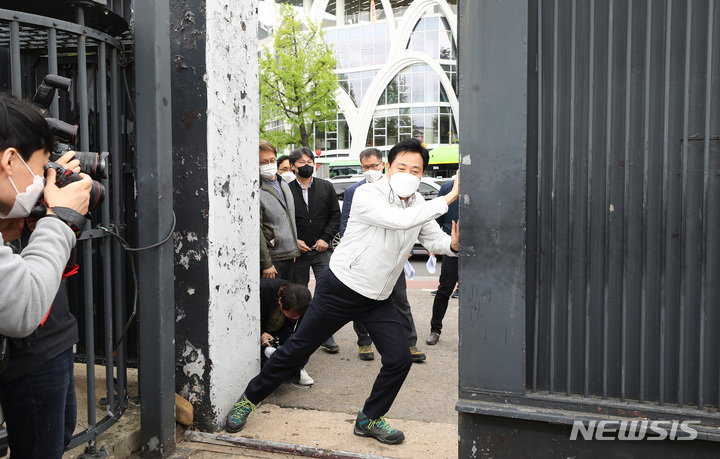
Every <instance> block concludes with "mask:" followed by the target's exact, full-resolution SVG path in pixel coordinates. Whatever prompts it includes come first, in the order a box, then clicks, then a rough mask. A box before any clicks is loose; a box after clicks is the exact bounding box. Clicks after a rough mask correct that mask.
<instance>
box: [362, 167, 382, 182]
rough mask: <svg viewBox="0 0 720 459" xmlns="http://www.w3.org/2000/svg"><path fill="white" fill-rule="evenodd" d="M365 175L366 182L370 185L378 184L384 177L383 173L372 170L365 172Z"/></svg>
mask: <svg viewBox="0 0 720 459" xmlns="http://www.w3.org/2000/svg"><path fill="white" fill-rule="evenodd" d="M363 175H364V176H365V180H367V182H368V183H373V182H377V181H378V180H380V177H382V171H376V170H375V169H370V170H367V171H365V172H363Z"/></svg>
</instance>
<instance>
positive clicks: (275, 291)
mask: <svg viewBox="0 0 720 459" xmlns="http://www.w3.org/2000/svg"><path fill="white" fill-rule="evenodd" d="M310 299H311V295H310V290H308V288H307V287H305V286H304V285H299V284H291V283H290V282H288V281H286V280H283V279H260V331H261V335H260V344H261V349H262V351H263V352H262V356H263V363H264V362H265V360H267V359H268V358H269V354H270V355H271V354H272V352H274V348H275V347H278V346H281V345H282V344H283V343H284V342H285V341H287V339H288V338H290V336H291V335H292V334H293V333H294V332H295V329H296V328H297V326H298V324H299V323H300V319H301V317H302V315H303V314H305V311H307V308H308V305H309V304H310ZM306 363H307V360H306V361H305V363H303V366H302V367H301V368H300V371H299V373H298V374H296V375H295V376H293V377H292V378H291V379H290V380H289V382H296V383H297V384H300V385H302V386H310V385H312V384H313V383H314V381H313V380H312V378H311V377H310V375H308V373H307V371H306V370H305V366H304V365H305V364H306Z"/></svg>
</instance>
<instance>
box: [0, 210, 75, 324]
mask: <svg viewBox="0 0 720 459" xmlns="http://www.w3.org/2000/svg"><path fill="white" fill-rule="evenodd" d="M74 246H75V235H74V234H73V232H72V230H71V229H70V228H69V227H68V226H67V225H66V224H65V223H63V222H62V221H60V220H58V219H56V218H43V219H41V220H40V221H39V222H38V224H37V228H36V229H35V231H34V232H33V234H32V236H31V237H30V242H29V243H28V245H27V247H25V249H24V250H23V251H22V253H21V254H20V255H15V254H13V253H12V250H11V249H10V248H9V247H4V246H3V247H0V279H2V287H3V290H4V291H3V293H2V295H0V334H4V335H7V336H11V337H15V338H22V337H25V336H27V335H29V334H30V333H32V332H33V331H34V330H35V329H36V328H37V327H38V325H40V323H41V322H42V320H43V319H44V318H45V316H46V315H47V312H48V310H49V309H50V305H51V304H52V301H53V298H55V294H56V293H57V290H58V288H59V286H60V280H61V277H62V272H63V269H64V268H65V264H66V263H67V260H68V258H69V257H70V250H71V249H72V248H73V247H74Z"/></svg>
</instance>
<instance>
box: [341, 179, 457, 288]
mask: <svg viewBox="0 0 720 459" xmlns="http://www.w3.org/2000/svg"><path fill="white" fill-rule="evenodd" d="M447 210H448V206H447V203H446V202H445V198H443V197H440V198H436V199H433V200H432V201H427V202H426V201H425V200H424V199H423V197H422V195H421V194H420V193H415V195H414V196H411V197H410V198H409V199H408V200H407V204H405V202H403V201H402V200H401V199H400V197H398V195H396V194H395V193H394V192H393V191H392V190H391V189H390V183H389V180H388V179H387V178H386V177H383V178H381V179H380V180H378V181H377V182H375V183H368V184H365V185H363V186H361V187H359V188H358V189H357V190H356V191H355V195H354V196H353V202H352V207H351V208H350V217H349V218H348V224H347V228H346V229H345V234H344V235H343V238H342V240H341V241H340V244H339V245H338V246H337V248H335V251H334V252H333V254H332V258H331V259H330V270H331V271H332V272H333V274H335V276H336V277H337V278H338V279H339V280H340V282H342V283H343V284H345V285H347V286H348V287H350V288H351V289H352V290H354V291H356V292H357V293H359V294H360V295H363V296H365V297H367V298H371V299H375V300H384V299H386V298H387V297H389V296H390V293H392V290H393V287H394V286H395V283H396V282H397V278H398V276H399V275H400V272H401V271H402V269H403V266H404V265H405V261H406V260H407V257H408V255H409V254H410V250H412V247H413V245H415V241H418V240H419V241H420V243H421V244H422V245H423V246H425V248H426V249H427V250H428V251H429V252H432V253H439V254H442V255H450V256H457V255H456V254H454V253H453V252H452V250H451V249H450V241H451V239H450V236H449V235H447V234H445V232H443V230H442V229H440V226H439V225H438V224H437V222H436V221H435V219H436V218H437V217H439V216H440V215H442V214H444V213H446V212H447Z"/></svg>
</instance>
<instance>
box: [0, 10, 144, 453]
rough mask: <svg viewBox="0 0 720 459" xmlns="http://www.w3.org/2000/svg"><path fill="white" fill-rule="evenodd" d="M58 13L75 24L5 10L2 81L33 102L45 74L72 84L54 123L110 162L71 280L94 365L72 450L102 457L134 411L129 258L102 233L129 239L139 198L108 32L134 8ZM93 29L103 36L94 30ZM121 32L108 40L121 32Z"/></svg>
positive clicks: (114, 46) (0, 16)
mask: <svg viewBox="0 0 720 459" xmlns="http://www.w3.org/2000/svg"><path fill="white" fill-rule="evenodd" d="M11 3H12V2H11ZM31 3H32V2H31ZM37 3H43V2H37ZM53 3H54V2H50V3H49V4H48V5H47V6H46V7H47V9H48V11H52V12H57V11H58V9H59V8H60V9H62V10H64V11H62V12H63V14H65V13H68V12H69V14H71V15H72V17H73V20H72V21H65V20H61V19H58V18H57V16H56V17H48V16H44V15H43V16H40V15H36V14H31V13H27V12H19V11H16V10H6V9H0V61H3V62H2V66H0V67H4V68H9V78H8V76H7V75H3V76H0V86H2V88H0V89H3V90H7V89H10V90H11V92H12V93H13V94H14V95H16V96H18V97H22V98H26V99H30V98H32V96H33V94H34V93H35V89H36V88H37V86H38V84H39V83H40V82H41V81H42V79H43V77H45V75H46V74H59V75H62V76H65V77H69V78H71V79H72V81H73V85H72V87H71V89H70V92H69V93H62V92H60V94H59V98H58V99H57V100H55V102H53V104H52V105H51V106H50V108H49V112H50V115H51V116H52V117H54V118H60V119H62V120H63V121H67V122H70V123H73V124H77V125H78V126H79V129H78V133H79V134H78V137H79V142H78V143H77V148H78V149H79V150H81V151H91V150H92V151H109V152H110V160H109V161H110V170H109V179H103V180H101V182H102V183H103V185H104V186H105V188H106V190H107V197H106V200H105V204H104V205H103V206H102V207H101V209H100V211H96V212H95V215H93V218H92V224H90V225H88V226H87V227H86V229H85V231H84V233H83V235H82V237H81V238H80V241H79V242H78V254H77V255H78V256H77V260H78V264H79V265H80V274H79V275H78V276H74V277H73V278H71V279H72V281H71V284H70V295H71V304H73V303H75V304H77V305H79V306H78V311H75V313H76V316H77V317H78V322H79V323H80V326H81V327H84V330H81V336H83V338H84V339H81V343H79V344H78V349H79V350H82V351H83V352H84V356H85V359H86V361H87V400H88V404H87V413H88V419H87V425H88V427H87V429H86V430H84V431H83V432H81V433H79V434H77V435H75V436H74V437H73V440H72V442H71V444H70V445H69V448H73V447H75V446H78V445H80V444H83V443H89V448H88V451H89V452H90V453H94V452H95V439H96V437H97V436H98V435H99V434H100V433H102V432H103V431H105V430H107V429H108V428H109V427H110V426H112V425H113V424H114V423H115V422H116V421H117V420H118V419H119V418H120V417H121V416H122V414H123V412H124V411H125V409H126V408H127V406H128V395H127V363H126V352H127V347H126V343H127V340H123V337H124V334H125V331H126V330H125V325H126V321H127V317H126V309H125V297H126V295H125V288H126V285H125V263H124V254H125V252H124V250H123V249H122V247H121V246H120V244H119V243H117V242H116V241H115V240H113V239H112V238H111V237H109V236H108V235H107V234H106V233H105V232H104V231H102V230H100V229H97V228H98V227H99V226H102V227H104V228H108V229H114V231H115V232H118V233H119V234H121V235H122V234H124V232H125V230H124V222H125V209H124V204H123V203H124V200H123V196H124V195H125V193H128V192H132V188H130V190H129V191H128V190H126V189H125V188H126V187H125V186H124V184H123V182H124V180H123V170H122V165H123V156H124V152H125V150H126V145H125V142H126V132H123V130H122V126H123V121H124V113H123V107H124V94H125V91H124V82H123V79H122V77H121V74H120V73H121V63H122V62H121V61H122V53H123V43H122V42H121V41H119V40H118V39H116V38H114V37H113V36H111V35H109V34H108V33H105V32H101V31H100V30H99V29H103V28H102V27H100V25H102V24H107V23H108V21H109V20H114V21H115V23H116V25H117V24H118V23H120V24H122V23H123V22H124V20H123V19H122V15H123V13H124V12H125V9H126V8H127V7H128V5H125V2H121V1H114V2H113V1H111V2H110V4H109V5H106V4H105V3H103V4H99V3H96V2H78V4H77V5H79V6H76V7H70V6H66V5H65V4H61V5H60V6H57V5H53ZM37 6H42V5H37ZM60 17H62V15H60ZM103 18H104V19H103ZM108 18H109V19H108ZM86 19H88V24H91V23H92V27H97V28H92V27H89V26H87V25H86ZM116 25H115V26H113V27H108V28H105V29H103V30H108V31H110V30H112V29H113V28H115V29H117V27H116ZM125 26H127V24H125ZM8 80H9V81H8ZM98 338H100V339H98ZM96 346H97V347H99V349H96ZM97 355H103V356H104V357H105V362H106V365H105V368H106V372H105V380H106V385H105V387H104V388H99V387H98V388H96V387H95V366H94V365H95V362H96V356H97ZM97 391H100V392H102V393H104V395H105V398H106V400H107V411H106V414H105V416H104V417H103V418H102V419H100V420H98V419H97V416H96V392H97Z"/></svg>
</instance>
